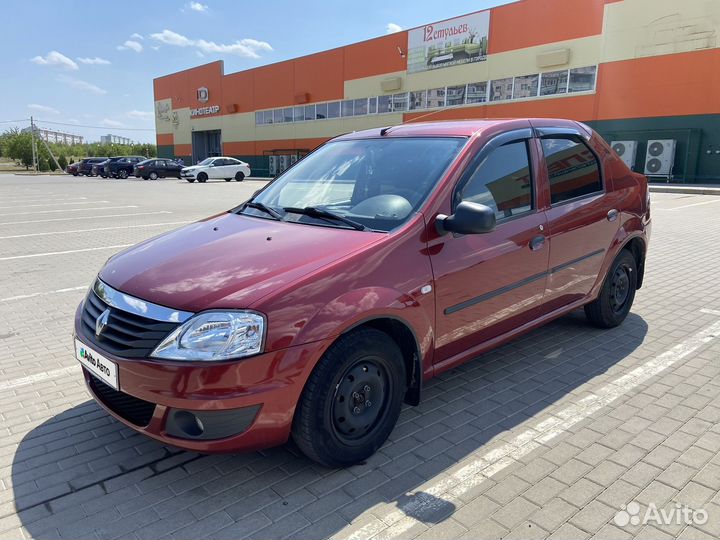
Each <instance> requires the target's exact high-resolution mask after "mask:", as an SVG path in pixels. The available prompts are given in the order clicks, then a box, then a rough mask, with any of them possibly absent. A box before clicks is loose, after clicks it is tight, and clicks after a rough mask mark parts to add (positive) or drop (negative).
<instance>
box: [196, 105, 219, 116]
mask: <svg viewBox="0 0 720 540" xmlns="http://www.w3.org/2000/svg"><path fill="white" fill-rule="evenodd" d="M218 112H220V105H210V106H208V107H198V108H197V109H190V116H191V117H192V116H205V115H208V114H215V113H218Z"/></svg>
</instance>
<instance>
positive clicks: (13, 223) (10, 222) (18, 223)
mask: <svg viewBox="0 0 720 540" xmlns="http://www.w3.org/2000/svg"><path fill="white" fill-rule="evenodd" d="M159 214H172V212H171V211H169V210H159V211H157V212H135V213H133V214H109V215H106V216H76V217H68V218H53V219H33V220H27V221H3V222H0V225H25V224H27V223H51V222H53V221H74V220H76V219H106V218H111V217H128V216H157V215H159Z"/></svg>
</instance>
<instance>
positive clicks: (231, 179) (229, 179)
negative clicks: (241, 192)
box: [224, 178, 232, 182]
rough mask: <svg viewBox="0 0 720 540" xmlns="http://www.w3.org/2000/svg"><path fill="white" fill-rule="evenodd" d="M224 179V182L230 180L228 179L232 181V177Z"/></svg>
mask: <svg viewBox="0 0 720 540" xmlns="http://www.w3.org/2000/svg"><path fill="white" fill-rule="evenodd" d="M224 180H225V181H226V182H230V181H232V178H225V179H224Z"/></svg>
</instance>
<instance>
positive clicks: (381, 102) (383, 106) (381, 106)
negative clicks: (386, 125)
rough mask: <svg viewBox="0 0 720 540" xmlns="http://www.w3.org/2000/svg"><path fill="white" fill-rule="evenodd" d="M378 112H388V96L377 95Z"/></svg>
mask: <svg viewBox="0 0 720 540" xmlns="http://www.w3.org/2000/svg"><path fill="white" fill-rule="evenodd" d="M377 100H378V113H388V112H390V96H378V98H377Z"/></svg>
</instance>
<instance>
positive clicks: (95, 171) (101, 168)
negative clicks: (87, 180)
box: [91, 157, 120, 178]
mask: <svg viewBox="0 0 720 540" xmlns="http://www.w3.org/2000/svg"><path fill="white" fill-rule="evenodd" d="M118 159H120V158H119V157H111V158H108V159H106V160H105V161H100V162H99V163H95V164H93V166H92V169H91V174H92V176H101V177H103V178H107V177H108V175H107V173H106V172H105V167H107V165H108V164H109V163H110V162H111V161H114V160H118Z"/></svg>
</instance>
